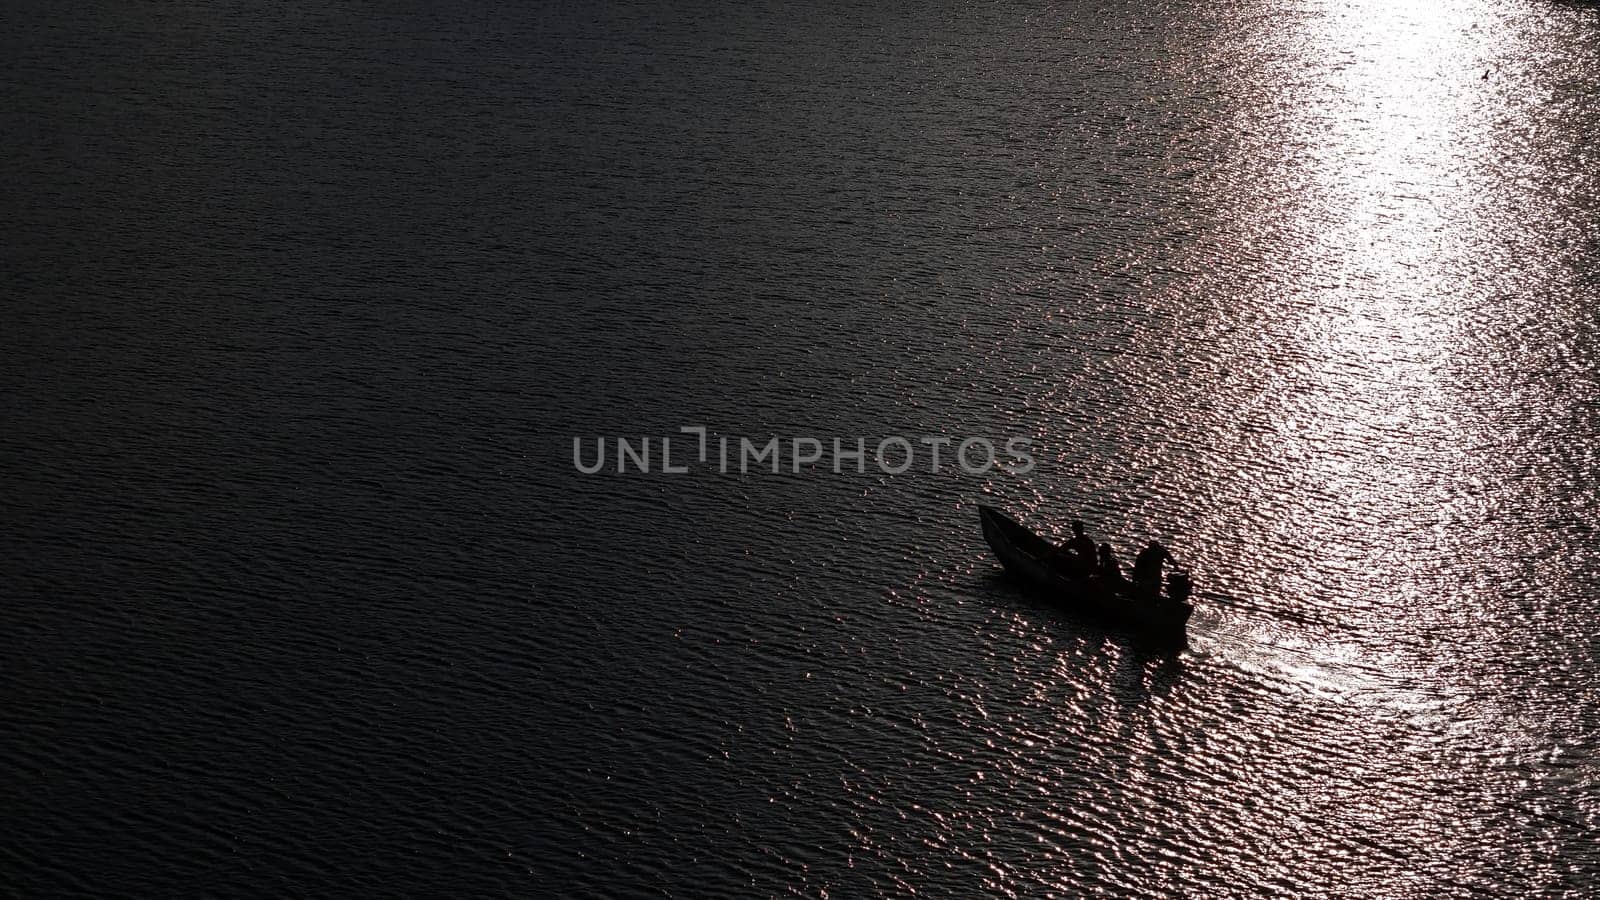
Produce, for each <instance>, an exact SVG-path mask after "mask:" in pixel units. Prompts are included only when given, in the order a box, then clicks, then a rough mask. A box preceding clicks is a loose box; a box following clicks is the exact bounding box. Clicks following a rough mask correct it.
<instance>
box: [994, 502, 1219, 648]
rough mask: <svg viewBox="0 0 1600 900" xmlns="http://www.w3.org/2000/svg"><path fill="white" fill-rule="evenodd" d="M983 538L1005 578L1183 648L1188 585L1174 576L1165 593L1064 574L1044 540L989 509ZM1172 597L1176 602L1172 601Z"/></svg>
mask: <svg viewBox="0 0 1600 900" xmlns="http://www.w3.org/2000/svg"><path fill="white" fill-rule="evenodd" d="M978 518H979V519H980V520H981V521H982V522H983V537H984V540H986V541H988V542H989V546H990V547H992V548H994V555H995V556H998V557H999V558H1000V562H1001V563H1002V564H1003V565H1004V566H1005V567H1006V572H1008V573H1009V574H1011V575H1012V576H1014V577H1016V578H1018V579H1019V580H1021V581H1022V582H1023V583H1025V584H1027V585H1028V586H1030V587H1032V588H1034V589H1036V590H1038V591H1040V592H1042V593H1044V594H1046V595H1048V596H1049V597H1051V598H1052V599H1054V600H1056V601H1057V602H1059V603H1060V604H1061V605H1062V606H1064V607H1066V608H1068V609H1072V610H1076V611H1078V612H1081V613H1087V614H1090V615H1094V616H1097V617H1099V618H1101V619H1104V620H1106V621H1108V622H1111V623H1113V624H1115V625H1117V626H1120V627H1121V628H1122V629H1123V630H1127V631H1131V632H1134V633H1136V634H1138V635H1140V636H1143V637H1147V638H1149V639H1151V640H1158V641H1162V642H1166V643H1174V644H1178V645H1181V644H1183V643H1185V642H1186V640H1187V637H1186V635H1185V632H1184V626H1185V625H1186V624H1188V622H1189V616H1191V615H1193V614H1194V605H1193V604H1191V603H1190V602H1188V594H1189V579H1188V575H1187V574H1186V573H1174V574H1175V575H1176V576H1177V577H1176V580H1175V581H1169V582H1168V589H1167V593H1165V594H1163V593H1162V592H1161V590H1160V589H1159V588H1156V587H1151V588H1144V589H1141V588H1140V587H1138V586H1136V585H1134V584H1133V583H1132V582H1129V581H1126V580H1124V579H1121V578H1115V579H1113V578H1109V577H1105V576H1101V575H1098V574H1095V575H1083V574H1077V573H1072V572H1069V571H1068V567H1067V565H1066V564H1065V563H1066V559H1065V557H1064V555H1063V554H1062V553H1060V552H1059V551H1058V549H1057V548H1056V546H1055V545H1054V544H1052V543H1051V542H1050V541H1049V540H1048V539H1047V538H1045V537H1043V536H1041V535H1039V534H1037V533H1035V532H1034V531H1033V530H1032V529H1030V528H1028V527H1027V526H1026V525H1023V524H1022V523H1020V522H1018V521H1017V520H1016V519H1013V518H1011V517H1010V516H1008V515H1006V514H1005V513H1003V512H1001V511H1000V510H998V509H995V508H994V507H992V506H979V507H978ZM1174 593H1176V594H1177V596H1173V594H1174Z"/></svg>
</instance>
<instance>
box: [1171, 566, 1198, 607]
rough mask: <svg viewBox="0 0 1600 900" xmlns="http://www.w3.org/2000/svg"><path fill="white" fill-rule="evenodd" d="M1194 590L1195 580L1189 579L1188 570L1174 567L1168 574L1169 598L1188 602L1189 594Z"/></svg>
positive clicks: (1175, 601) (1179, 601) (1176, 601)
mask: <svg viewBox="0 0 1600 900" xmlns="http://www.w3.org/2000/svg"><path fill="white" fill-rule="evenodd" d="M1193 592H1194V582H1192V581H1190V580H1189V573H1188V572H1181V571H1178V570H1176V569H1174V570H1173V571H1172V572H1170V573H1168V575H1167V599H1169V600H1171V601H1172V602H1173V603H1187V602H1188V601H1189V595H1190V594H1191V593H1193Z"/></svg>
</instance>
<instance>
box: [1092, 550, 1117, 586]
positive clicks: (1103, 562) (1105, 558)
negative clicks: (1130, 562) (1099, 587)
mask: <svg viewBox="0 0 1600 900" xmlns="http://www.w3.org/2000/svg"><path fill="white" fill-rule="evenodd" d="M1097 571H1098V572H1099V574H1100V577H1101V578H1104V579H1106V580H1108V581H1121V580H1122V565H1121V564H1120V563H1118V562H1117V555H1116V554H1115V553H1113V552H1112V550H1111V545H1110V544H1101V545H1100V564H1099V566H1098V568H1097Z"/></svg>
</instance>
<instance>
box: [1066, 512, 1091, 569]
mask: <svg viewBox="0 0 1600 900" xmlns="http://www.w3.org/2000/svg"><path fill="white" fill-rule="evenodd" d="M1067 559H1068V561H1069V564H1070V565H1071V566H1072V567H1073V568H1074V569H1076V570H1077V571H1079V572H1082V573H1083V574H1085V575H1087V574H1089V573H1090V572H1093V571H1094V541H1093V540H1092V539H1091V538H1090V537H1089V536H1088V535H1087V534H1084V533H1083V523H1082V522H1078V521H1074V522H1073V523H1072V537H1071V539H1069V540H1068V541H1067Z"/></svg>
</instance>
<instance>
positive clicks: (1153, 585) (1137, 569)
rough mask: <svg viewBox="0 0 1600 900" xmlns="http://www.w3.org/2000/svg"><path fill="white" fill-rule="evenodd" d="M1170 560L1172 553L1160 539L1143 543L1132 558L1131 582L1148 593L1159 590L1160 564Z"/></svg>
mask: <svg viewBox="0 0 1600 900" xmlns="http://www.w3.org/2000/svg"><path fill="white" fill-rule="evenodd" d="M1171 561H1172V554H1171V553H1168V552H1167V548H1165V547H1163V546H1161V542H1160V541H1151V542H1150V543H1148V544H1146V545H1145V548H1144V549H1143V550H1140V551H1139V555H1138V556H1136V557H1134V559H1133V583H1134V584H1136V585H1138V586H1139V587H1140V588H1142V589H1143V590H1145V591H1146V592H1149V593H1159V592H1160V591H1161V565H1162V563H1168V562H1171Z"/></svg>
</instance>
